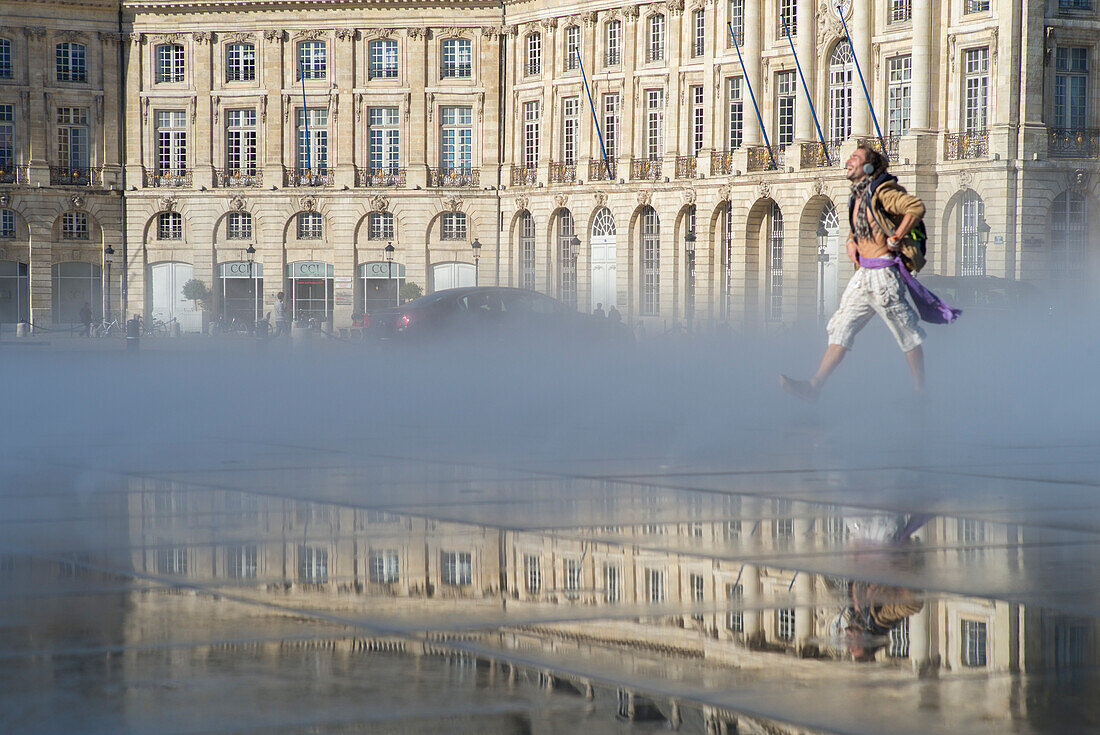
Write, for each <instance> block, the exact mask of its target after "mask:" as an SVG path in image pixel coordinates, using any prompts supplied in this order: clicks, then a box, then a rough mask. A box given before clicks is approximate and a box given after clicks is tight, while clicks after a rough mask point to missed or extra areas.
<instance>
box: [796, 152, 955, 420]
mask: <svg viewBox="0 0 1100 735" xmlns="http://www.w3.org/2000/svg"><path fill="white" fill-rule="evenodd" d="M845 166H846V168H845V174H846V176H847V178H848V180H849V181H850V182H851V185H852V189H851V196H850V197H849V200H848V224H849V226H850V227H851V234H850V235H849V236H848V242H847V244H846V249H847V252H848V258H849V259H851V261H852V263H853V264H855V266H856V272H855V275H853V276H852V278H851V280H850V281H848V286H847V287H846V288H845V289H844V295H843V296H842V297H841V299H840V306H839V307H838V308H837V311H836V313H835V314H833V316H832V318H831V319H829V323H828V326H827V327H826V330H827V332H828V334H829V345H828V347H826V349H825V354H824V355H823V356H822V358H821V364H820V365H819V366H818V368H817V372H816V373H814V375H813V377H811V378H810V379H809V380H795V379H793V378H789V377H787V376H786V375H780V376H779V383H780V385H782V386H783V388H784V389H785V390H786V391H787V392H789V393H792V394H794V395H795V396H798V397H799V398H802V399H804V400H807V401H812V400H815V399H816V398H817V397H818V395H819V394H820V392H821V387H822V386H823V385H824V384H825V381H826V380H828V378H829V376H830V375H831V374H832V372H833V371H834V370H836V368H837V366H838V365H839V364H840V362H841V360H843V359H844V356H845V355H846V354H847V353H848V351H849V350H850V349H852V343H853V341H854V340H855V337H856V335H857V334H858V333H859V331H860V330H861V329H863V328H864V327H865V326H867V322H868V321H870V320H871V317H873V316H874V315H875V314H878V315H879V316H880V317H882V319H883V321H885V322H886V326H887V327H889V328H890V332H891V333H892V334H893V335H894V339H895V340H896V341H897V343H898V346H899V347H900V348H901V350H902V352H904V353H905V358H906V360H907V361H908V363H909V371H910V373H911V374H912V376H913V389H914V391H915V392H916V393H917V394H923V392H924V351H923V348H922V347H921V345H922V344H923V342H924V338H925V333H924V330H923V329H921V327H920V325H919V323H918V320H919V319H924V320H925V321H928V322H932V323H937V324H949V323H951V322H953V321H954V320H955V319H957V318H958V316H959V315H960V314H961V313H962V312H961V311H959V310H958V309H953V308H951V307H950V306H948V305H947V304H945V303H944V302H943V301H941V300H940V299H939V298H937V297H936V295H935V294H933V293H932V292H931V291H929V290H928V289H926V288H924V286H922V285H921V284H920V283H919V282H918V281H917V280H916V278H915V277H913V275H912V274H911V271H912V272H916V271H919V270H920V269H921V268H922V267H923V266H924V241H923V235H924V228H923V227H918V224H919V223H920V221H921V219H922V218H923V217H924V202H922V201H921V200H920V198H918V197H915V196H913V195H912V194H909V193H907V192H906V191H905V189H903V188H902V187H901V186H900V185H898V180H897V177H895V176H893V175H891V174H890V173H888V172H887V170H886V168H887V160H886V158H885V157H884V156H883V155H882V154H880V153H879V152H878V151H876V150H874V149H873V148H871V147H870V146H867V145H861V146H859V147H858V148H856V150H855V151H854V152H853V153H852V155H851V157H850V158H849V159H848V162H847V163H846V164H845ZM905 289H908V291H909V295H910V296H911V297H912V298H913V301H914V303H915V304H916V306H917V308H916V309H914V308H913V306H912V305H910V303H909V301H908V300H907V299H906V297H905ZM918 310H919V312H920V313H919V315H918Z"/></svg>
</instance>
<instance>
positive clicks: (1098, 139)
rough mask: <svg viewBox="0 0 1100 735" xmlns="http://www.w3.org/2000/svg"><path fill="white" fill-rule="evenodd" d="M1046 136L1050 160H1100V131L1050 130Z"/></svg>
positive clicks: (1080, 129)
mask: <svg viewBox="0 0 1100 735" xmlns="http://www.w3.org/2000/svg"><path fill="white" fill-rule="evenodd" d="M1047 135H1048V137H1047V153H1048V155H1050V157H1051V158H1100V130H1087V129H1082V128H1051V129H1050V131H1049V133H1048V134H1047Z"/></svg>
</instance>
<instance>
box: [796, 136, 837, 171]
mask: <svg viewBox="0 0 1100 735" xmlns="http://www.w3.org/2000/svg"><path fill="white" fill-rule="evenodd" d="M840 143H841V141H839V140H836V141H833V142H831V143H829V150H828V151H826V150H825V147H824V146H823V145H821V144H820V143H806V144H803V146H802V161H801V165H802V168H810V167H813V166H819V167H821V166H839V165H840Z"/></svg>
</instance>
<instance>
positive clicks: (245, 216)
mask: <svg viewBox="0 0 1100 735" xmlns="http://www.w3.org/2000/svg"><path fill="white" fill-rule="evenodd" d="M225 236H226V238H227V239H229V240H251V239H252V215H251V214H249V213H248V212H230V213H229V216H228V217H227V218H226V220H225Z"/></svg>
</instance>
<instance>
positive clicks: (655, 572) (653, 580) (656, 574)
mask: <svg viewBox="0 0 1100 735" xmlns="http://www.w3.org/2000/svg"><path fill="white" fill-rule="evenodd" d="M645 597H646V601H648V602H650V603H656V602H664V601H665V573H664V572H663V571H661V570H659V569H647V570H645Z"/></svg>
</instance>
